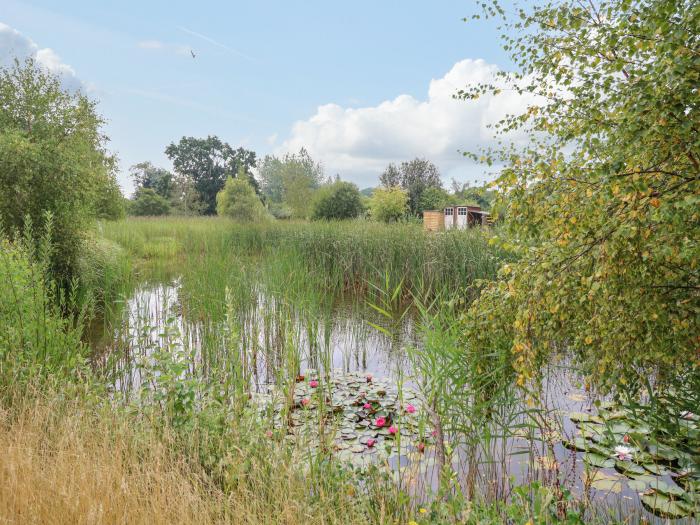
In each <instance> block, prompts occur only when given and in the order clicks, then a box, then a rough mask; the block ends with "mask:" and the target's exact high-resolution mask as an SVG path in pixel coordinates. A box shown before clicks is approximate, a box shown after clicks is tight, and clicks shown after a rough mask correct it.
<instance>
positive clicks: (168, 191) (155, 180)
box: [129, 161, 176, 199]
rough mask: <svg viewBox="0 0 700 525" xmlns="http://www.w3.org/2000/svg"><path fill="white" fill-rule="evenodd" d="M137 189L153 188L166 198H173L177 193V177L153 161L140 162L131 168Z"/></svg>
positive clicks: (130, 171)
mask: <svg viewBox="0 0 700 525" xmlns="http://www.w3.org/2000/svg"><path fill="white" fill-rule="evenodd" d="M129 173H130V174H131V178H132V179H134V184H135V186H136V190H137V191H138V190H139V189H141V188H146V189H152V190H153V191H155V192H156V193H157V194H158V195H160V196H161V197H163V198H164V199H172V198H173V196H174V195H175V193H176V183H175V177H174V176H173V174H172V173H170V172H169V171H168V170H166V169H164V168H159V167H157V166H154V165H153V164H152V163H151V162H149V161H145V162H139V163H138V164H134V165H133V166H131V168H129Z"/></svg>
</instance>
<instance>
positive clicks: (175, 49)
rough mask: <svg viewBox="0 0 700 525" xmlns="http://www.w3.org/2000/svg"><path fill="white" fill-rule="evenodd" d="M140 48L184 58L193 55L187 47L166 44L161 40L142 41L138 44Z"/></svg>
mask: <svg viewBox="0 0 700 525" xmlns="http://www.w3.org/2000/svg"><path fill="white" fill-rule="evenodd" d="M138 47H140V48H141V49H148V50H151V51H166V52H171V53H176V54H178V55H183V56H185V55H189V54H190V53H191V48H189V47H187V46H182V45H179V44H168V43H166V42H161V41H160V40H142V41H141V42H139V43H138Z"/></svg>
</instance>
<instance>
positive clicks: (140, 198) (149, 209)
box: [129, 188, 170, 216]
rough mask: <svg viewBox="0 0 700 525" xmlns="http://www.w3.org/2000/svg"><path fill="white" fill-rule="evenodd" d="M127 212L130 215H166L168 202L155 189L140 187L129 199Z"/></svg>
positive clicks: (168, 206) (168, 209)
mask: <svg viewBox="0 0 700 525" xmlns="http://www.w3.org/2000/svg"><path fill="white" fill-rule="evenodd" d="M129 212H130V213H131V215H151V216H155V215H167V214H168V213H170V203H169V202H168V201H167V200H166V199H165V198H163V197H161V196H160V195H158V194H157V193H156V192H155V190H153V189H151V188H141V189H140V190H139V191H138V192H137V194H136V196H135V198H134V200H133V201H131V205H130V206H129Z"/></svg>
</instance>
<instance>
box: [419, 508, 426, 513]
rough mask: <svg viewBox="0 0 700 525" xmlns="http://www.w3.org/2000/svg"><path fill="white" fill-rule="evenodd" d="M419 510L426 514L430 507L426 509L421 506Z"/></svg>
mask: <svg viewBox="0 0 700 525" xmlns="http://www.w3.org/2000/svg"><path fill="white" fill-rule="evenodd" d="M418 512H420V513H421V514H425V513H426V512H428V509H424V508H423V507H421V508H419V509H418Z"/></svg>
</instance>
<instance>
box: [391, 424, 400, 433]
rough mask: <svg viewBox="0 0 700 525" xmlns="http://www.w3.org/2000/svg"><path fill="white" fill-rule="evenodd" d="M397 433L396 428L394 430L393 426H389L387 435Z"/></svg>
mask: <svg viewBox="0 0 700 525" xmlns="http://www.w3.org/2000/svg"><path fill="white" fill-rule="evenodd" d="M398 431H399V429H398V428H396V427H395V426H394V425H391V426H390V427H389V434H396V433H397V432H398Z"/></svg>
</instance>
